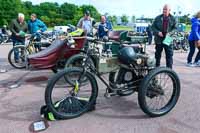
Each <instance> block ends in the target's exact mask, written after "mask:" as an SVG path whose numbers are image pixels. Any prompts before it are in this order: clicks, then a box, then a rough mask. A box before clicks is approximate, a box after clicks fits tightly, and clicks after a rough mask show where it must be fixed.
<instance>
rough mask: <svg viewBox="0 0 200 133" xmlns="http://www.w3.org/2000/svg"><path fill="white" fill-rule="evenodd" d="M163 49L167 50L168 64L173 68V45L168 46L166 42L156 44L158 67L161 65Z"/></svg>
mask: <svg viewBox="0 0 200 133" xmlns="http://www.w3.org/2000/svg"><path fill="white" fill-rule="evenodd" d="M163 49H164V50H165V55H166V66H167V67H169V68H172V65H173V47H172V45H170V46H167V45H165V44H156V52H155V58H156V66H157V67H159V66H160V59H161V55H162V51H163Z"/></svg>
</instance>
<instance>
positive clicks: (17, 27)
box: [10, 13, 28, 63]
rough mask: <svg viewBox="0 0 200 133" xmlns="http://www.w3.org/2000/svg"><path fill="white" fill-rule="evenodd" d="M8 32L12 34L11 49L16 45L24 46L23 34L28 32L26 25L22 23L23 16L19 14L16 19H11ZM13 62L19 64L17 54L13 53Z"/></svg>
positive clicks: (16, 52)
mask: <svg viewBox="0 0 200 133" xmlns="http://www.w3.org/2000/svg"><path fill="white" fill-rule="evenodd" d="M10 31H11V32H12V35H11V39H12V40H13V47H14V46H16V45H17V44H25V33H27V32H28V25H27V23H26V22H25V21H24V14H23V13H19V14H18V18H17V19H13V20H12V21H11V23H10ZM14 58H15V62H16V63H18V62H19V52H18V51H14Z"/></svg>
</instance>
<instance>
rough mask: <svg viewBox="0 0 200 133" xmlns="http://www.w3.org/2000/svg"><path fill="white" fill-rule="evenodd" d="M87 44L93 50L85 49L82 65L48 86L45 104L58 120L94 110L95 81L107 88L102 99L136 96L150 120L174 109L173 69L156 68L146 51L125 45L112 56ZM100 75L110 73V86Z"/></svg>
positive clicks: (177, 87)
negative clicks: (117, 96) (134, 94)
mask: <svg viewBox="0 0 200 133" xmlns="http://www.w3.org/2000/svg"><path fill="white" fill-rule="evenodd" d="M88 41H89V42H91V44H93V46H94V47H93V48H92V49H90V48H89V49H87V52H86V54H84V58H83V60H82V65H81V66H80V67H70V68H66V69H65V70H63V71H60V72H59V73H57V74H56V75H54V76H53V77H52V78H51V79H50V80H49V82H48V84H47V87H46V90H45V102H46V104H47V107H48V108H49V109H50V111H51V112H52V113H53V114H54V115H55V116H56V117H57V118H61V119H69V118H75V117H78V116H80V115H82V114H83V113H85V112H87V111H89V110H91V108H92V107H94V106H95V103H96V98H97V96H98V84H97V80H96V77H98V78H99V79H100V81H102V82H103V83H104V84H105V85H106V87H107V88H106V91H105V97H111V96H116V95H120V96H127V95H130V94H132V93H134V92H138V102H139V105H140V107H141V109H142V110H143V112H144V113H146V114H147V115H149V116H151V117H158V116H162V115H165V114H167V113H168V112H169V111H171V110H172V109H173V108H174V106H175V105H176V103H177V101H178V98H179V95H180V88H181V86H180V80H179V77H178V75H177V74H176V73H175V72H174V71H173V70H172V69H169V68H166V67H155V59H154V58H152V57H151V56H150V55H148V54H147V53H146V50H145V47H143V46H142V45H141V44H138V45H132V44H131V42H126V44H122V46H121V47H120V49H119V52H118V54H117V55H116V56H115V55H111V54H110V53H109V52H108V53H107V52H106V53H101V52H102V51H100V49H101V48H102V46H101V45H99V44H105V42H100V41H98V40H96V39H89V40H88ZM107 44H108V45H112V42H109V43H108V42H107ZM127 44H128V45H127ZM91 60H92V61H95V62H94V64H93V63H91ZM103 73H109V82H107V81H106V80H105V79H103V78H102V77H101V75H102V74H103Z"/></svg>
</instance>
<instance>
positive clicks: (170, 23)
mask: <svg viewBox="0 0 200 133" xmlns="http://www.w3.org/2000/svg"><path fill="white" fill-rule="evenodd" d="M170 10H171V9H170V6H169V5H167V4H166V5H164V7H163V14H161V15H159V16H157V17H156V18H155V20H154V22H153V25H152V30H153V32H154V35H155V38H154V39H155V44H156V52H155V58H156V66H157V67H158V66H160V59H161V55H162V51H163V49H165V54H166V66H167V67H169V68H172V65H173V47H172V44H171V45H165V44H164V43H163V40H164V39H165V37H166V35H167V34H168V33H169V32H172V31H173V30H174V29H175V28H176V21H175V18H174V17H173V16H172V15H171V14H170Z"/></svg>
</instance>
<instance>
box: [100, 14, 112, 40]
mask: <svg viewBox="0 0 200 133" xmlns="http://www.w3.org/2000/svg"><path fill="white" fill-rule="evenodd" d="M111 30H112V25H111V23H110V22H109V21H107V20H106V17H105V16H101V23H100V24H99V28H98V36H99V38H103V37H104V36H108V31H111Z"/></svg>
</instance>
